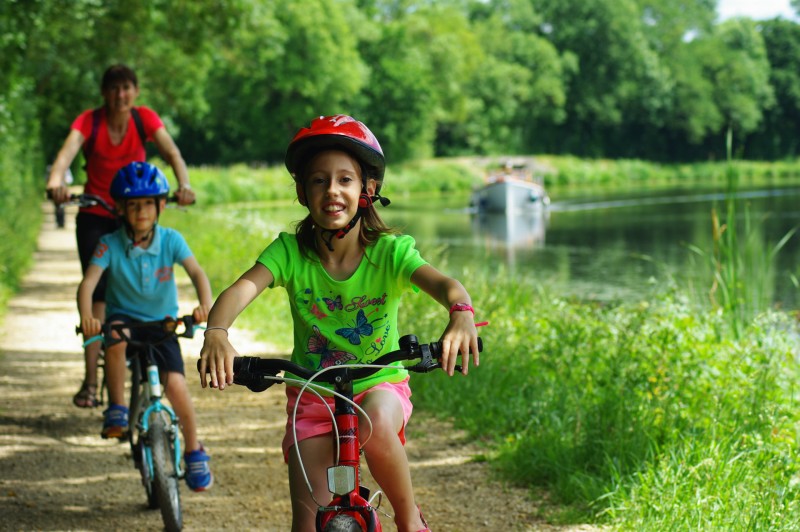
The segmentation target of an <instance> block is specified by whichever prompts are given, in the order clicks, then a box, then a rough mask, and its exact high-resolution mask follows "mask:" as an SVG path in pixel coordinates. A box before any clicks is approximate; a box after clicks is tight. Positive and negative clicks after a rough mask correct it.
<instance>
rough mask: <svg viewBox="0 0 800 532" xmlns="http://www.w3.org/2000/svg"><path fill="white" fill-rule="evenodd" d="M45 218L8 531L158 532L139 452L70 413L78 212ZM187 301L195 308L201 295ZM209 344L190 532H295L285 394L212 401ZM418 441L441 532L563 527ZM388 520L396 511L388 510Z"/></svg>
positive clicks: (18, 385) (26, 286)
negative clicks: (201, 464) (284, 448)
mask: <svg viewBox="0 0 800 532" xmlns="http://www.w3.org/2000/svg"><path fill="white" fill-rule="evenodd" d="M43 209H44V210H45V211H46V215H45V216H46V217H45V222H44V225H43V228H42V232H41V234H40V238H39V245H38V249H37V251H36V255H35V264H34V267H33V268H32V270H31V271H30V272H29V274H28V275H27V277H26V278H25V280H24V282H23V286H22V289H21V291H20V293H19V294H18V295H17V296H16V297H15V298H14V299H13V300H12V301H11V303H10V306H9V308H8V314H7V316H6V318H5V320H4V323H3V324H2V328H0V365H1V366H2V368H3V369H2V371H0V514H1V515H3V516H4V517H3V528H4V529H7V530H34V529H36V530H75V529H80V530H111V529H116V530H125V529H127V530H145V529H147V530H156V529H159V528H160V527H161V520H160V519H161V518H160V514H159V513H158V512H154V511H148V510H146V509H145V504H144V503H145V494H144V490H143V488H142V487H141V485H140V483H139V479H138V473H137V472H136V470H135V469H134V468H133V466H132V462H131V461H130V458H129V450H128V447H127V446H126V445H121V444H118V443H113V442H109V441H105V440H102V439H101V438H100V436H99V431H100V426H101V421H102V418H101V409H96V410H86V409H78V408H76V407H74V406H72V403H71V398H72V394H73V393H74V392H75V391H76V390H77V388H78V386H79V384H80V382H81V379H82V377H83V362H82V355H81V353H80V338H79V337H77V336H75V334H74V327H75V325H76V323H77V321H78V319H77V311H76V309H75V303H74V295H75V289H76V286H77V284H78V282H79V281H80V267H79V264H78V260H77V252H76V251H75V239H74V213H69V214H68V222H67V227H66V228H65V229H57V228H56V226H55V223H54V219H53V215H52V207H51V206H50V205H47V204H46V205H44V206H43ZM189 288H190V287H189ZM181 294H182V296H184V295H185V296H186V297H182V299H185V300H187V301H191V300H190V299H188V296H189V295H192V294H191V290H189V291H188V292H187V291H182V292H181ZM189 308H191V307H189ZM189 308H187V309H182V310H189ZM232 338H234V345H236V346H237V348H238V349H239V350H240V352H241V353H243V354H257V353H266V352H269V346H266V345H263V344H259V343H257V342H254V341H253V340H252V339H251V337H250V335H248V334H247V332H246V331H241V330H238V331H232ZM201 345H202V340H201V338H197V339H195V340H192V341H184V343H183V347H184V356H185V359H186V362H187V364H186V365H187V371H188V374H189V379H190V384H191V385H192V386H191V389H192V393H193V397H194V399H195V403H196V407H197V410H198V413H199V425H200V435H201V438H202V439H203V441H204V443H205V445H206V447H207V448H208V450H209V452H210V454H211V456H212V462H211V465H212V468H213V471H214V474H215V476H216V481H215V484H214V487H213V489H212V490H211V491H209V492H207V493H202V494H196V493H192V492H190V491H189V490H188V489H187V488H186V487H185V485H182V487H181V490H182V492H181V494H182V498H183V507H184V519H185V527H186V529H187V530H220V529H232V530H255V529H258V530H276V531H284V530H288V529H289V519H290V504H289V499H288V483H287V480H286V467H285V466H284V464H283V460H282V458H281V455H280V441H281V437H282V434H283V425H284V422H285V414H284V409H283V403H284V396H283V389H282V387H281V386H274V387H273V388H271V389H270V390H268V391H267V392H265V393H262V394H254V393H251V392H248V391H247V390H245V389H242V388H240V387H236V386H234V387H232V388H229V389H227V390H226V391H224V392H222V393H220V392H217V391H213V392H212V391H209V390H202V389H201V388H200V386H199V383H198V380H197V379H196V376H195V375H196V374H195V373H194V372H192V371H191V368H194V365H195V360H196V359H197V356H198V353H199V350H200V347H201ZM409 435H410V442H409V445H408V453H409V456H410V460H411V463H412V468H413V470H412V474H413V477H414V482H415V485H416V491H417V499H418V501H419V502H420V503H421V505H422V507H423V509H424V511H425V513H426V516H427V518H428V521H429V522H430V525H431V527H432V528H433V529H434V530H437V531H450V530H452V531H467V530H552V529H554V527H550V526H548V525H544V524H542V523H541V521H540V520H539V519H537V518H536V517H535V514H537V512H539V509H538V508H537V503H535V502H532V501H531V500H529V499H528V498H527V497H526V494H525V492H524V491H522V490H519V489H515V488H510V487H506V486H503V485H500V484H498V483H497V482H494V481H492V480H491V479H490V474H489V471H488V468H487V465H486V464H485V463H477V462H472V461H471V459H472V457H473V456H474V455H475V454H477V453H478V449H477V448H476V447H475V446H474V445H472V444H470V442H468V441H465V437H464V436H463V435H462V434H460V433H458V432H456V431H454V430H452V428H451V427H449V426H447V425H444V424H442V423H441V422H438V421H433V420H430V419H426V418H424V417H423V416H421V415H420V416H415V417H414V418H412V422H411V424H410V426H409ZM370 485H371V486H374V483H372V482H371V479H370ZM384 510H386V511H387V512H388V511H389V508H388V503H386V508H384ZM382 521H383V522H384V524H385V528H386V530H392V529H393V528H394V527H393V526H392V525H391V519H390V518H388V517H384V518H382ZM573 529H575V528H573ZM584 529H588V527H587V528H584Z"/></svg>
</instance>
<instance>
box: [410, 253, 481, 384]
mask: <svg viewBox="0 0 800 532" xmlns="http://www.w3.org/2000/svg"><path fill="white" fill-rule="evenodd" d="M411 282H412V283H414V284H415V285H416V286H418V287H419V288H420V289H422V290H423V291H424V292H426V293H427V294H428V295H430V296H431V297H432V298H433V299H435V300H436V301H438V302H439V303H440V304H441V305H442V306H443V307H445V308H446V309H448V311H449V310H450V308H451V307H452V306H453V305H455V304H456V303H464V304H467V305H470V306H471V305H472V298H470V296H469V293H468V292H467V290H466V288H464V285H462V284H461V283H460V282H459V281H457V280H456V279H453V278H452V277H448V276H446V275H444V274H443V273H441V272H440V271H439V270H437V269H436V268H434V267H433V266H430V265H428V264H426V265H424V266H420V267H419V268H417V269H416V271H415V272H414V273H413V274H412V275H411ZM470 352H471V353H472V360H473V362H474V363H475V365H476V366H477V365H478V364H479V363H480V360H479V353H478V331H477V329H476V328H475V316H474V315H473V314H472V312H470V311H468V310H466V311H455V312H452V313H450V321H449V322H448V324H447V328H445V330H444V334H443V335H442V362H441V363H442V367H443V368H444V369H445V370H446V371H447V373H448V375H453V372H454V371H455V365H456V360H457V358H458V355H459V353H460V354H462V355H465V356H463V357H462V362H461V366H462V369H461V372H462V373H463V374H464V375H466V374H467V371H468V369H469V356H466V355H467V354H468V353H470Z"/></svg>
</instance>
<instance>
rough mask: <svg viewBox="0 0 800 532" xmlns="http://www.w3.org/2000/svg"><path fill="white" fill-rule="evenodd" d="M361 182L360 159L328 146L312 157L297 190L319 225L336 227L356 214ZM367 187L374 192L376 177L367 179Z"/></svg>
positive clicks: (345, 222)
mask: <svg viewBox="0 0 800 532" xmlns="http://www.w3.org/2000/svg"><path fill="white" fill-rule="evenodd" d="M361 183H362V180H361V166H360V165H359V164H358V161H357V160H356V159H354V158H353V157H351V156H350V155H349V154H347V153H345V152H342V151H337V150H328V151H323V152H320V153H318V154H317V155H316V156H315V157H314V158H313V159H312V160H311V163H310V164H309V165H308V168H307V173H306V176H305V179H304V180H303V183H302V184H300V183H298V185H297V193H298V198H299V199H300V203H302V204H303V205H305V206H306V207H308V211H309V213H310V214H311V217H312V218H313V219H314V222H315V223H316V224H317V225H318V226H320V227H323V228H325V229H331V230H335V229H341V228H343V227H344V226H345V225H347V223H349V222H350V220H352V219H353V217H354V216H355V215H356V212H357V210H358V199H359V196H360V195H361ZM367 190H368V191H369V193H370V194H373V193H374V192H375V181H374V180H372V179H370V180H369V181H368V182H367Z"/></svg>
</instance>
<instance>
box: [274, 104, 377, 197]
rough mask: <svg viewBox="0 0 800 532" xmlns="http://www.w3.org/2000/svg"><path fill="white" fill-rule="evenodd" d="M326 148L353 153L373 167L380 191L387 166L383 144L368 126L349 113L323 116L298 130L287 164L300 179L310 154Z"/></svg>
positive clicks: (372, 175)
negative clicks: (300, 172) (299, 170)
mask: <svg viewBox="0 0 800 532" xmlns="http://www.w3.org/2000/svg"><path fill="white" fill-rule="evenodd" d="M326 149H343V150H345V151H348V152H350V153H352V154H353V155H354V156H355V157H356V158H357V159H359V160H360V161H361V163H362V164H364V165H366V166H367V167H369V168H370V169H371V170H372V172H371V176H370V177H374V178H375V179H376V180H377V181H378V187H377V191H380V188H381V184H382V183H383V174H384V171H385V170H386V160H385V159H384V157H383V150H382V149H381V145H380V144H379V143H378V139H376V138H375V135H373V134H372V131H370V130H369V128H368V127H367V126H365V125H364V124H363V123H361V122H359V121H358V120H356V119H355V118H353V117H351V116H347V115H334V116H320V117H319V118H315V119H314V120H313V121H312V122H311V126H310V127H304V128H302V129H301V130H300V131H298V132H297V134H296V135H295V136H294V138H293V139H292V141H291V142H290V143H289V147H288V148H287V150H286V159H285V163H286V168H287V169H288V170H289V173H290V174H292V177H293V178H295V179H297V171H298V169H299V167H300V165H301V163H302V162H303V161H305V160H307V157H308V155H309V154H311V153H312V152H318V151H322V150H326ZM377 191H376V192H377Z"/></svg>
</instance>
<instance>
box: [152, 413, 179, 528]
mask: <svg viewBox="0 0 800 532" xmlns="http://www.w3.org/2000/svg"><path fill="white" fill-rule="evenodd" d="M175 437H176V436H175V434H174V433H170V432H169V431H168V429H167V425H166V422H165V421H164V418H163V417H162V416H160V415H156V416H154V417H153V420H152V422H151V423H150V430H149V435H148V438H149V440H150V450H151V452H152V453H153V491H154V493H155V496H156V500H157V501H158V506H159V508H160V509H161V518H162V519H163V520H164V526H165V527H166V529H167V531H168V532H171V531H176V530H180V529H181V528H183V514H182V512H181V494H180V491H179V490H178V471H177V469H176V467H175Z"/></svg>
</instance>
